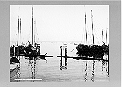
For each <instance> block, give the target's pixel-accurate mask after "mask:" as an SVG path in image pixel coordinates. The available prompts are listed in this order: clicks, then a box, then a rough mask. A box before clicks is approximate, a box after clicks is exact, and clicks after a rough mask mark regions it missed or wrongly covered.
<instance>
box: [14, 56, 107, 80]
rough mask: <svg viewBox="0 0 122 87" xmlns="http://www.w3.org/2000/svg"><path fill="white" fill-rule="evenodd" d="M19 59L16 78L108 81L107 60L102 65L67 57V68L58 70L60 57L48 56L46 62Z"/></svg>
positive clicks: (94, 61) (99, 62) (100, 62)
mask: <svg viewBox="0 0 122 87" xmlns="http://www.w3.org/2000/svg"><path fill="white" fill-rule="evenodd" d="M20 61H21V63H20V67H21V68H20V71H19V73H20V74H18V76H17V79H41V80H40V81H42V82H50V81H85V82H87V81H92V82H94V81H109V77H108V71H107V69H108V66H107V62H106V63H105V64H104V65H103V63H102V61H97V60H74V59H68V65H67V69H63V70H60V58H48V59H47V61H48V62H47V63H46V62H45V61H44V60H36V61H33V60H31V61H29V60H27V59H25V58H24V57H22V58H21V59H20ZM14 81H15V80H14ZM16 81H19V80H16ZM20 81H22V80H20ZM31 81H33V80H31ZM35 81H38V80H35Z"/></svg>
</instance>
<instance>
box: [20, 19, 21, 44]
mask: <svg viewBox="0 0 122 87" xmlns="http://www.w3.org/2000/svg"><path fill="white" fill-rule="evenodd" d="M20 43H21V18H20Z"/></svg>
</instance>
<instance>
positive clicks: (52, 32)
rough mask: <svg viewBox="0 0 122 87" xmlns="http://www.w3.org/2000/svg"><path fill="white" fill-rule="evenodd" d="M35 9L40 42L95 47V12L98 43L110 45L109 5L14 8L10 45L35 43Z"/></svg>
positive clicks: (11, 11)
mask: <svg viewBox="0 0 122 87" xmlns="http://www.w3.org/2000/svg"><path fill="white" fill-rule="evenodd" d="M32 6H33V20H34V24H33V28H34V32H35V37H36V42H38V41H81V42H82V43H84V44H92V43H93V39H92V19H91V10H92V15H93V33H94V37H95V44H102V41H104V42H105V43H107V44H108V43H109V5H10V42H17V41H18V40H19V41H20V43H22V42H23V43H27V41H30V42H31V40H32V39H31V38H32V34H31V32H32ZM85 13H86V25H85ZM18 18H21V40H20V37H18ZM85 29H86V31H87V34H88V36H87V37H88V38H87V42H86V37H85ZM102 30H103V39H102ZM106 31H107V42H106Z"/></svg>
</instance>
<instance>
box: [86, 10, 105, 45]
mask: <svg viewBox="0 0 122 87" xmlns="http://www.w3.org/2000/svg"><path fill="white" fill-rule="evenodd" d="M91 22H92V37H93V39H92V40H93V43H92V44H93V45H94V44H95V43H94V40H95V39H94V33H93V32H94V25H93V14H92V10H91ZM85 32H86V38H85V39H86V43H87V41H88V39H87V30H86V12H85ZM102 42H103V43H104V41H103V29H102ZM106 44H107V29H106Z"/></svg>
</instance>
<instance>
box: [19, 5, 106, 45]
mask: <svg viewBox="0 0 122 87" xmlns="http://www.w3.org/2000/svg"><path fill="white" fill-rule="evenodd" d="M91 22H92V37H93V43H92V44H93V45H94V33H93V31H94V25H93V14H92V10H91ZM33 32H34V29H33V6H32V45H33V46H34V43H35V35H34V33H33ZM85 32H86V36H85V39H86V43H87V41H88V37H87V29H86V12H85ZM18 38H19V39H18V42H17V45H20V43H21V18H19V16H18ZM102 42H103V29H102ZM103 43H104V42H103ZM106 44H107V30H106Z"/></svg>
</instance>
